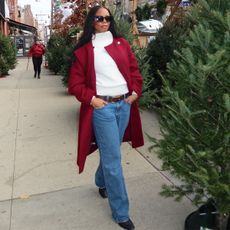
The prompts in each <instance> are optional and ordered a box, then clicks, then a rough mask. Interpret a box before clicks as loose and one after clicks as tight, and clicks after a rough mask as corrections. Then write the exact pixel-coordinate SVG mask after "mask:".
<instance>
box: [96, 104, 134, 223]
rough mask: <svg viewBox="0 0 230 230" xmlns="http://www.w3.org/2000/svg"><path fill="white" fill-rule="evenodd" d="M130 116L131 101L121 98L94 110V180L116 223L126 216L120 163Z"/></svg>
mask: <svg viewBox="0 0 230 230" xmlns="http://www.w3.org/2000/svg"><path fill="white" fill-rule="evenodd" d="M129 116H130V104H128V103H127V102H125V101H124V100H121V101H119V102H116V103H109V104H108V105H106V106H104V107H103V108H101V109H94V112H93V127H94V133H95V136H96V142H97V145H98V148H99V152H100V163H99V166H98V169H97V171H96V174H95V183H96V185H97V186H98V187H99V188H104V187H105V188H106V191H107V194H108V200H109V204H110V207H111V210H112V216H113V218H114V220H115V221H116V222H117V223H120V222H125V221H127V220H128V219H129V200H128V196H127V192H126V188H125V182H124V176H123V171H122V166H121V150H120V145H121V142H122V139H123V136H124V132H125V130H126V127H127V125H128V121H129Z"/></svg>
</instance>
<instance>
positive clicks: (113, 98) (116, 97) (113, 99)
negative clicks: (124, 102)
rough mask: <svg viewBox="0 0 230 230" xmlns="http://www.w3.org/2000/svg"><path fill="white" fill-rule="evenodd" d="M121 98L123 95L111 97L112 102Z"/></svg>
mask: <svg viewBox="0 0 230 230" xmlns="http://www.w3.org/2000/svg"><path fill="white" fill-rule="evenodd" d="M121 98H122V96H121V95H119V96H115V97H112V98H111V102H112V103H116V102H118V101H120V100H121Z"/></svg>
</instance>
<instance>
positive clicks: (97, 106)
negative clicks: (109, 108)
mask: <svg viewBox="0 0 230 230" xmlns="http://www.w3.org/2000/svg"><path fill="white" fill-rule="evenodd" d="M107 104H108V102H106V101H104V100H103V99H101V98H97V97H94V98H93V99H92V101H91V105H92V106H93V108H95V109H100V108H102V107H104V106H105V105H107Z"/></svg>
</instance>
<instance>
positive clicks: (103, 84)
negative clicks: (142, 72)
mask: <svg viewBox="0 0 230 230" xmlns="http://www.w3.org/2000/svg"><path fill="white" fill-rule="evenodd" d="M112 42H113V35H112V34H111V32H110V31H107V32H102V33H96V34H95V35H94V36H93V38H92V43H93V47H94V66H95V72H96V90H97V95H102V96H116V95H121V94H126V93H128V87H127V83H126V81H125V79H124V77H123V76H122V74H121V72H120V71H119V69H118V67H117V64H116V63H115V61H114V60H113V59H112V57H111V56H110V55H109V54H108V52H107V51H106V50H105V48H104V47H105V46H108V45H110V44H111V43H112Z"/></svg>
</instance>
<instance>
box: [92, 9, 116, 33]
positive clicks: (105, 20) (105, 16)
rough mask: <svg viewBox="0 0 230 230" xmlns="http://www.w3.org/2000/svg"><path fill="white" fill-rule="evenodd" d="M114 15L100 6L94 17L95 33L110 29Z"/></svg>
mask: <svg viewBox="0 0 230 230" xmlns="http://www.w3.org/2000/svg"><path fill="white" fill-rule="evenodd" d="M111 20H112V17H111V16H110V14H109V12H108V10H107V9H105V8H100V9H99V10H98V11H97V12H96V14H95V18H94V24H93V25H94V29H95V33H102V32H106V31H108V29H109V26H110V21H111Z"/></svg>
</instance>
